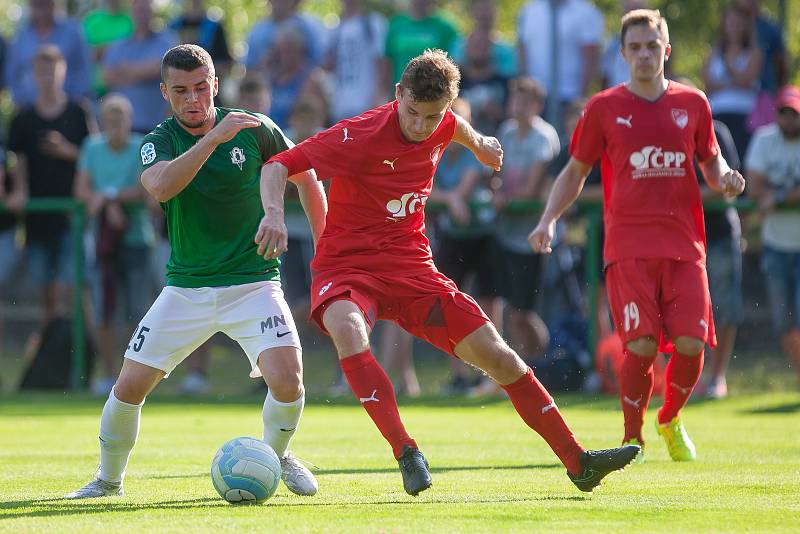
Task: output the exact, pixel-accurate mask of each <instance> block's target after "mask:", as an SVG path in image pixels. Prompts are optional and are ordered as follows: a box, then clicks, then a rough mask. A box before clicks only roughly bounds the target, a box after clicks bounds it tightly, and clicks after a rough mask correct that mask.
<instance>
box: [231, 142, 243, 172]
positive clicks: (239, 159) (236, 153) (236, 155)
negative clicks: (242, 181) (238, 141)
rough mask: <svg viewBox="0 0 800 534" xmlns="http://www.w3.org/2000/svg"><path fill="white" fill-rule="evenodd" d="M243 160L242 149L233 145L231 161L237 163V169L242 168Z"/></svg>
mask: <svg viewBox="0 0 800 534" xmlns="http://www.w3.org/2000/svg"><path fill="white" fill-rule="evenodd" d="M244 162H245V157H244V151H243V150H242V149H241V148H239V147H238V146H235V147H233V148H232V149H231V163H233V164H234V165H237V166H238V167H239V170H240V171H241V170H242V164H243V163H244Z"/></svg>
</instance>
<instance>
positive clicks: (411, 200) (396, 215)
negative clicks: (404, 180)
mask: <svg viewBox="0 0 800 534" xmlns="http://www.w3.org/2000/svg"><path fill="white" fill-rule="evenodd" d="M427 199H428V197H427V196H425V195H421V194H420V193H406V194H404V195H403V196H401V197H400V198H399V199H394V200H390V201H389V202H387V203H386V209H387V210H388V211H389V213H390V214H391V217H390V218H391V219H394V220H397V219H401V218H403V217H407V216H409V215H411V214H413V213H416V212H417V211H418V210H421V209H422V208H423V207H424V206H425V201H426V200H427Z"/></svg>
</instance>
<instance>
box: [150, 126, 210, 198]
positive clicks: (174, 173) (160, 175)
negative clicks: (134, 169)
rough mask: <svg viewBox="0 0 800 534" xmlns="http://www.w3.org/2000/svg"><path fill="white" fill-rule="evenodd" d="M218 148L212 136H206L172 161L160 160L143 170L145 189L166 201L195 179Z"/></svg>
mask: <svg viewBox="0 0 800 534" xmlns="http://www.w3.org/2000/svg"><path fill="white" fill-rule="evenodd" d="M215 148H217V143H216V142H214V140H213V139H212V138H211V137H210V136H205V137H203V138H202V139H200V141H198V142H197V144H196V145H194V146H193V147H192V148H190V149H189V150H187V151H186V152H184V153H183V154H181V155H180V156H178V157H177V158H175V159H173V160H171V161H160V162H158V163H156V164H155V165H153V166H152V167H149V168H147V169H145V170H144V171H143V172H142V176H141V182H142V186H144V188H145V190H146V191H147V192H148V193H150V195H151V196H152V197H153V198H154V199H156V200H157V201H159V202H166V201H167V200H169V199H171V198H172V197H174V196H175V195H177V194H178V193H180V192H181V191H183V190H184V189H185V188H186V186H187V185H189V183H191V181H192V180H193V179H194V177H195V175H196V174H197V171H199V170H200V167H202V166H203V164H204V163H205V162H206V160H207V159H208V157H209V156H210V155H211V153H212V152H214V149H215Z"/></svg>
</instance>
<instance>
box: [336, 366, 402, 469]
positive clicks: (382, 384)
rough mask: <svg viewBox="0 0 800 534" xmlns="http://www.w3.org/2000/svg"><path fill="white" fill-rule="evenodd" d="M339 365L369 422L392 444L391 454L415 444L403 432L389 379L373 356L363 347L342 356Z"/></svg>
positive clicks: (399, 453) (397, 456) (396, 456)
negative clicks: (362, 350)
mask: <svg viewBox="0 0 800 534" xmlns="http://www.w3.org/2000/svg"><path fill="white" fill-rule="evenodd" d="M339 365H341V366H342V371H343V372H344V376H345V378H347V383H348V384H350V389H352V390H353V393H354V394H355V396H356V398H358V399H359V400H360V401H361V406H363V407H364V409H365V410H367V413H368V414H369V416H370V417H371V418H372V422H373V423H375V426H377V427H378V430H380V432H381V434H383V437H384V438H386V441H388V442H389V444H390V445H391V446H392V452H393V453H394V457H395V458H400V455H401V454H403V447H404V446H405V445H411V446H412V447H416V446H417V443H416V442H415V441H414V440H413V439H411V437H410V436H409V435H408V434H407V433H406V429H405V427H404V426H403V422H402V421H401V420H400V413H399V412H398V411H397V399H396V398H395V396H394V387H393V386H392V382H391V381H390V380H389V377H388V376H387V375H386V372H385V371H384V370H383V367H381V366H380V364H379V363H378V362H377V360H375V356H373V355H372V353H371V352H370V351H369V350H365V351H364V352H359V353H358V354H354V355H352V356H348V357H347V358H343V359H342V360H340V361H339Z"/></svg>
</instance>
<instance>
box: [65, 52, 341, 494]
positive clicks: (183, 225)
mask: <svg viewBox="0 0 800 534" xmlns="http://www.w3.org/2000/svg"><path fill="white" fill-rule="evenodd" d="M161 78H162V80H163V81H162V83H161V93H162V94H163V96H164V99H165V100H167V101H168V102H169V104H170V107H171V109H172V116H171V117H170V118H168V119H167V120H165V121H164V122H162V123H161V124H160V125H158V126H157V127H156V129H155V130H153V131H152V132H150V133H149V134H148V135H146V136H145V138H144V139H143V142H142V145H141V149H140V156H141V159H142V165H143V167H144V170H143V171H142V175H141V182H142V185H143V186H144V188H145V189H146V190H147V192H148V193H150V195H151V196H153V198H155V199H156V200H157V201H158V202H160V203H161V207H162V208H163V209H164V213H165V215H166V220H167V229H168V233H169V238H170V245H171V255H170V259H169V262H168V263H167V286H166V287H165V288H164V289H163V290H162V291H161V294H160V295H159V296H158V298H157V299H156V301H155V302H154V303H153V305H152V307H151V308H150V310H149V311H148V312H147V313H146V314H145V316H144V318H143V319H142V320H141V322H140V323H139V325H138V326H137V328H136V330H135V331H134V333H133V336H132V338H131V340H130V342H129V344H128V348H127V350H126V352H125V359H124V362H123V365H122V371H120V375H119V378H117V382H116V384H115V385H114V387H113V389H112V390H111V393H110V394H109V397H108V401H107V402H106V404H105V407H104V408H103V414H102V416H101V420H100V468H99V470H98V472H97V475H96V477H95V478H94V479H93V480H92V481H91V482H89V483H88V484H87V485H86V486H84V487H83V488H81V489H79V490H77V491H75V492H72V493H69V494H67V495H66V498H68V499H82V498H88V497H104V496H108V495H121V494H122V491H123V490H122V481H123V478H124V475H125V467H126V466H127V463H128V458H129V456H130V452H131V450H132V449H133V445H134V444H135V443H136V438H137V437H138V433H139V419H140V414H141V408H142V405H143V404H144V400H145V397H146V396H147V395H148V394H149V393H150V391H152V390H153V388H154V387H155V386H156V385H157V384H158V383H159V382H160V381H161V380H162V379H163V378H165V377H166V376H168V375H169V373H170V372H171V371H172V370H173V369H174V368H175V367H176V366H177V365H178V364H179V363H180V362H181V361H183V359H184V358H186V357H187V356H188V355H189V354H190V353H191V352H192V351H193V350H194V349H196V348H197V347H198V346H199V345H200V344H202V343H203V342H204V341H206V340H207V339H208V338H209V337H211V336H212V335H213V334H215V333H216V332H224V333H225V334H227V335H228V336H230V337H231V338H233V339H235V340H236V341H237V342H238V343H239V345H241V346H242V348H243V349H244V351H245V353H246V354H247V357H248V359H249V360H250V365H251V368H252V372H251V374H250V376H252V377H257V376H263V377H264V380H265V382H266V383H267V386H268V388H269V393H268V394H267V398H266V401H265V402H264V409H263V421H264V441H265V442H266V443H267V444H268V445H270V446H271V447H272V448H273V449H274V450H275V452H276V453H277V455H278V457H280V458H281V466H282V468H283V473H282V478H283V480H284V482H285V483H286V486H287V487H288V488H289V490H291V491H292V492H294V493H296V494H298V495H313V494H315V493H316V491H317V481H316V480H315V479H314V476H313V475H312V474H311V472H309V471H308V469H306V468H305V467H304V466H303V465H302V464H301V463H300V462H299V461H298V460H297V459H296V458H295V457H294V456H292V454H291V453H289V452H288V447H289V441H290V439H291V438H292V436H293V435H294V432H295V430H296V429H297V426H298V423H299V421H300V415H301V413H302V411H303V404H304V401H305V391H304V389H303V383H302V359H301V351H300V342H299V340H298V337H297V329H296V327H295V323H294V319H293V318H292V315H291V312H290V311H289V307H288V305H287V304H286V300H285V299H284V297H283V292H282V290H281V286H280V275H279V273H278V259H277V258H278V257H279V256H280V255H281V254H282V253H283V252H284V251H285V250H286V239H285V236H286V227H285V225H284V222H283V220H284V213H283V195H282V194H281V193H282V184H280V183H278V182H277V181H270V180H266V179H262V177H261V167H262V165H264V163H266V162H267V161H268V160H269V158H270V157H271V156H273V155H275V154H277V153H279V152H281V151H283V150H285V149H287V148H288V147H291V146H292V142H291V141H289V140H288V139H287V138H286V137H284V135H283V133H282V132H281V130H280V129H279V128H278V127H277V126H275V124H274V123H273V122H272V121H271V120H270V119H269V118H267V117H266V116H264V115H261V114H258V113H249V112H244V111H240V110H232V109H226V108H219V107H215V106H214V97H215V96H216V95H217V91H218V86H219V82H218V80H217V77H216V75H215V71H214V64H213V62H212V61H211V57H210V56H209V55H208V52H206V51H205V50H204V49H203V48H201V47H199V46H197V45H180V46H177V47H174V48H172V49H170V50H169V51H168V52H167V53H166V54H165V55H164V58H163V60H162V64H161ZM291 180H292V182H293V183H295V185H297V187H298V190H299V192H300V200H301V203H302V204H303V208H304V209H305V211H306V214H307V215H308V218H309V222H310V225H311V231H312V237H313V239H314V242H315V243H316V241H317V239H318V238H319V236H320V234H321V233H322V231H323V230H324V227H325V215H326V212H327V201H326V198H325V192H324V190H323V189H322V186H321V185H320V183H319V182H318V181H317V180H316V176H315V175H314V173H313V171H307V172H303V173H299V174H297V175H295V176H293V177H292V178H291ZM279 188H280V190H281V191H280V193H279V192H278V189H279ZM262 192H264V195H263V196H264V198H266V199H269V198H272V199H277V200H276V201H270V200H265V201H264V202H263V203H262V201H261V196H262V195H261V193H262ZM256 243H260V244H259V245H258V246H257V245H256Z"/></svg>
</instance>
